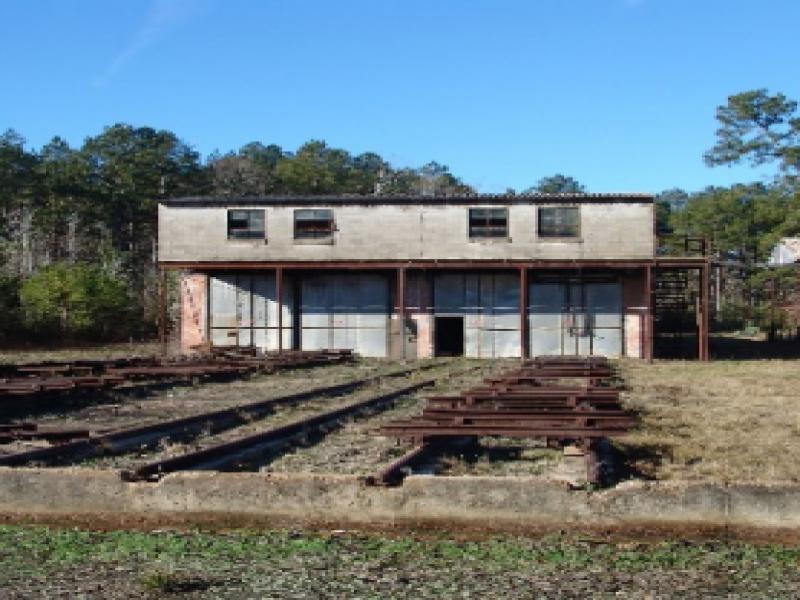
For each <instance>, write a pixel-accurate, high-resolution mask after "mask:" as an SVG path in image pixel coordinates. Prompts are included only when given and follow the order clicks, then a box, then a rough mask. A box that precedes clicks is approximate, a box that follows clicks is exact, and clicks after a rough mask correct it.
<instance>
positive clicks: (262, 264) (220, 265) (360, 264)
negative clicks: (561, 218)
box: [158, 257, 706, 271]
mask: <svg viewBox="0 0 800 600" xmlns="http://www.w3.org/2000/svg"><path fill="white" fill-rule="evenodd" d="M705 260H706V259H701V258H697V259H692V258H674V259H673V258H666V257H659V258H653V259H638V260H635V259H575V260H546V259H541V260H530V259H526V260H486V259H473V260H458V259H456V260H450V259H442V260H430V259H427V260H341V261H325V260H320V261H301V260H297V261H286V260H282V261H274V260H264V261H161V262H159V263H158V264H159V266H161V267H163V268H165V269H195V270H200V271H204V270H209V271H213V270H222V269H232V270H236V269H241V270H251V269H265V270H267V269H275V268H285V269H303V270H316V269H342V270H361V269H378V270H388V269H391V270H395V269H398V268H400V267H405V268H407V269H426V270H427V269H431V270H440V269H464V270H486V269H496V270H518V269H520V268H526V269H542V270H547V269H560V270H564V269H578V268H580V269H640V268H642V267H646V266H648V265H649V266H653V267H661V266H663V267H668V268H694V269H696V268H698V266H699V265H701V264H702V263H703V262H704V261H705Z"/></svg>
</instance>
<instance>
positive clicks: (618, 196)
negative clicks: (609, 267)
mask: <svg viewBox="0 0 800 600" xmlns="http://www.w3.org/2000/svg"><path fill="white" fill-rule="evenodd" d="M654 201H655V196H654V195H653V194H645V193H595V194H473V195H457V196H422V195H411V196H377V195H359V194H335V195H334V194H328V195H296V196H293V195H275V196H186V197H180V198H166V199H163V200H159V204H163V205H165V206H174V207H179V206H244V205H247V206H262V205H263V206H282V205H283V206H286V205H312V204H313V205H324V204H341V205H347V204H355V205H381V204H420V205H426V204H428V205H431V204H433V205H436V204H524V203H534V204H535V203H547V202H551V203H558V202H565V203H581V202H587V203H624V202H633V203H653V202H654Z"/></svg>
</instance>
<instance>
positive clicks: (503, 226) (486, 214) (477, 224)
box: [469, 208, 508, 238]
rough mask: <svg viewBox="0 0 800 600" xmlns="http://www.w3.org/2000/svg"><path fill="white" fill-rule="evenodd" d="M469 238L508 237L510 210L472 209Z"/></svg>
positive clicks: (470, 212)
mask: <svg viewBox="0 0 800 600" xmlns="http://www.w3.org/2000/svg"><path fill="white" fill-rule="evenodd" d="M469 237H479V238H487V237H499V238H502V237H508V209H505V208H470V209H469Z"/></svg>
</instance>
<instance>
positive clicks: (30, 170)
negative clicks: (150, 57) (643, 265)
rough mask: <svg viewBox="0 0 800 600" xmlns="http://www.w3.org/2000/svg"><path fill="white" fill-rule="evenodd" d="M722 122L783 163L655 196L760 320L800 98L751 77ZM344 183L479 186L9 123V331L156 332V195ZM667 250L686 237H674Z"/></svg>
mask: <svg viewBox="0 0 800 600" xmlns="http://www.w3.org/2000/svg"><path fill="white" fill-rule="evenodd" d="M717 119H718V121H719V124H720V127H719V130H718V132H717V140H716V144H715V145H714V146H713V147H712V148H711V149H710V150H709V151H708V152H707V153H706V155H705V156H704V159H705V161H706V163H707V164H708V165H710V166H715V165H725V164H732V163H736V162H740V161H743V160H748V161H751V162H752V163H753V164H756V165H757V164H764V163H768V162H775V163H776V164H777V165H778V166H779V167H780V169H779V176H777V177H776V178H775V180H774V181H772V182H770V183H763V182H760V183H744V184H741V185H734V186H731V187H724V188H722V187H710V188H707V189H705V190H702V191H699V192H693V193H689V192H686V191H683V190H680V189H671V190H667V191H664V192H662V193H660V194H658V196H657V202H658V228H659V232H660V233H662V234H665V235H666V234H671V235H673V236H679V237H680V236H690V237H700V238H704V239H706V240H707V242H708V247H709V251H710V253H711V255H712V256H713V257H715V258H716V259H717V260H718V261H720V262H722V263H724V264H725V265H728V267H729V271H730V272H731V273H733V274H735V280H736V281H735V285H729V286H727V288H726V290H727V292H726V297H725V302H724V304H725V310H726V311H727V312H726V315H725V319H724V320H727V321H730V322H732V323H734V324H736V325H742V324H744V321H746V320H753V319H756V320H758V319H757V316H758V314H759V309H760V307H762V306H763V304H764V302H766V301H767V300H768V299H770V298H774V297H776V296H777V297H786V296H788V295H789V294H790V293H791V290H793V289H794V285H795V282H796V275H795V274H794V273H793V272H792V271H791V270H783V271H776V270H774V269H766V268H764V263H765V260H766V258H767V256H768V255H769V252H770V250H771V248H772V247H773V245H774V244H775V242H776V241H777V240H778V239H779V238H780V237H782V236H791V235H797V234H798V233H800V190H798V176H799V175H800V118H798V116H797V103H796V102H794V101H792V100H789V99H787V98H786V97H784V96H783V95H782V94H776V95H770V94H768V92H767V91H765V90H756V91H751V92H745V93H742V94H738V95H735V96H731V97H730V98H729V99H728V103H727V104H726V105H723V106H720V107H719V108H718V110H717ZM698 159H699V157H698ZM582 191H586V189H585V188H584V186H583V185H581V184H580V183H579V182H578V181H576V180H575V179H573V178H571V177H567V176H564V175H560V174H557V175H553V176H551V177H545V178H543V179H541V180H539V182H538V183H537V184H535V185H533V186H532V187H530V188H528V189H526V190H523V191H522V192H521V193H531V192H582ZM598 191H602V190H598ZM508 192H509V193H514V190H508ZM336 193H352V194H378V195H390V194H422V195H453V194H472V193H475V190H474V189H472V188H471V187H470V186H469V185H467V184H465V183H464V182H463V181H462V180H461V179H459V178H458V177H457V176H455V175H453V174H452V173H450V171H449V169H448V168H447V167H446V166H444V165H441V164H439V163H437V162H430V163H428V164H426V165H424V166H422V167H419V168H409V167H400V168H399V167H395V166H392V165H390V164H389V163H388V162H387V161H386V160H384V159H383V158H382V157H381V156H379V155H378V154H375V153H364V154H358V155H353V154H351V153H350V152H348V151H347V150H344V149H339V148H332V147H329V146H327V145H326V144H325V142H323V141H317V140H312V141H309V142H307V143H305V144H303V145H302V146H301V147H300V148H298V149H297V150H296V151H293V152H292V151H288V150H285V149H283V148H281V147H280V146H277V145H274V144H264V143H261V142H252V143H249V144H246V145H245V146H242V147H241V148H240V149H239V150H238V151H235V152H234V151H232V152H228V153H226V154H220V153H214V154H212V155H211V156H208V157H206V158H205V159H203V158H202V157H201V156H200V155H199V154H198V153H197V152H196V151H195V150H193V149H192V147H191V146H190V145H189V144H187V143H186V142H185V141H183V140H182V139H180V138H179V137H178V136H177V135H176V134H174V133H172V132H170V131H165V130H155V129H152V128H149V127H133V126H130V125H126V124H117V125H113V126H110V127H107V128H105V129H104V130H103V131H102V132H101V133H100V134H98V135H96V136H93V137H88V138H86V140H85V141H84V142H83V144H82V145H81V147H80V148H72V147H70V146H69V144H67V143H66V142H65V141H64V140H63V139H61V138H59V137H55V138H53V139H52V141H50V143H48V144H46V145H45V146H43V147H42V148H40V149H39V150H31V149H28V148H27V147H26V143H25V139H24V138H23V137H22V135H20V134H19V133H17V132H15V131H13V130H8V131H6V132H5V133H4V134H2V135H0V223H1V224H2V226H1V227H0V342H3V341H5V343H9V342H11V343H14V342H19V341H21V340H26V341H34V342H40V343H42V342H45V343H46V342H56V341H79V340H81V339H85V340H95V341H97V340H118V339H128V338H135V339H142V338H147V337H149V336H152V335H153V333H154V328H155V322H156V306H155V303H156V300H155V298H156V297H157V294H156V287H157V269H156V267H155V258H156V238H155V232H156V207H157V204H158V201H159V200H160V199H163V198H169V197H175V196H186V195H217V196H256V195H267V194H336ZM665 239H666V238H665ZM661 251H662V252H673V251H678V247H677V246H670V245H669V244H665V245H664V247H663V248H662V249H661ZM767 284H769V285H767ZM765 290H769V294H771V296H769V294H767V292H766V291H765ZM768 296H769V298H768ZM720 319H721V320H722V317H720Z"/></svg>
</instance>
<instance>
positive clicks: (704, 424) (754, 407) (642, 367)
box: [619, 360, 800, 482]
mask: <svg viewBox="0 0 800 600" xmlns="http://www.w3.org/2000/svg"><path fill="white" fill-rule="evenodd" d="M620 372H621V374H622V376H623V378H624V379H625V381H626V384H627V388H628V389H627V390H626V391H625V392H624V393H623V394H622V397H623V399H624V400H625V402H626V403H627V404H628V405H629V406H631V407H634V408H638V409H640V410H641V411H642V427H641V428H639V429H638V430H636V431H634V432H631V433H630V434H628V435H627V436H625V437H624V438H622V439H620V440H619V442H620V443H619V445H620V446H621V447H622V448H623V449H624V450H625V452H626V454H628V455H629V456H630V457H631V459H632V463H633V465H634V466H635V468H637V469H638V470H639V471H640V473H641V475H643V476H646V477H654V478H656V479H682V480H706V481H715V482H770V481H793V482H796V481H800V469H799V468H798V464H797V457H798V456H800V393H798V384H800V360H747V361H743V360H739V361H736V360H720V361H711V362H708V363H701V362H688V361H655V362H654V363H653V364H647V363H646V362H642V361H633V360H627V361H622V362H621V363H620Z"/></svg>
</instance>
